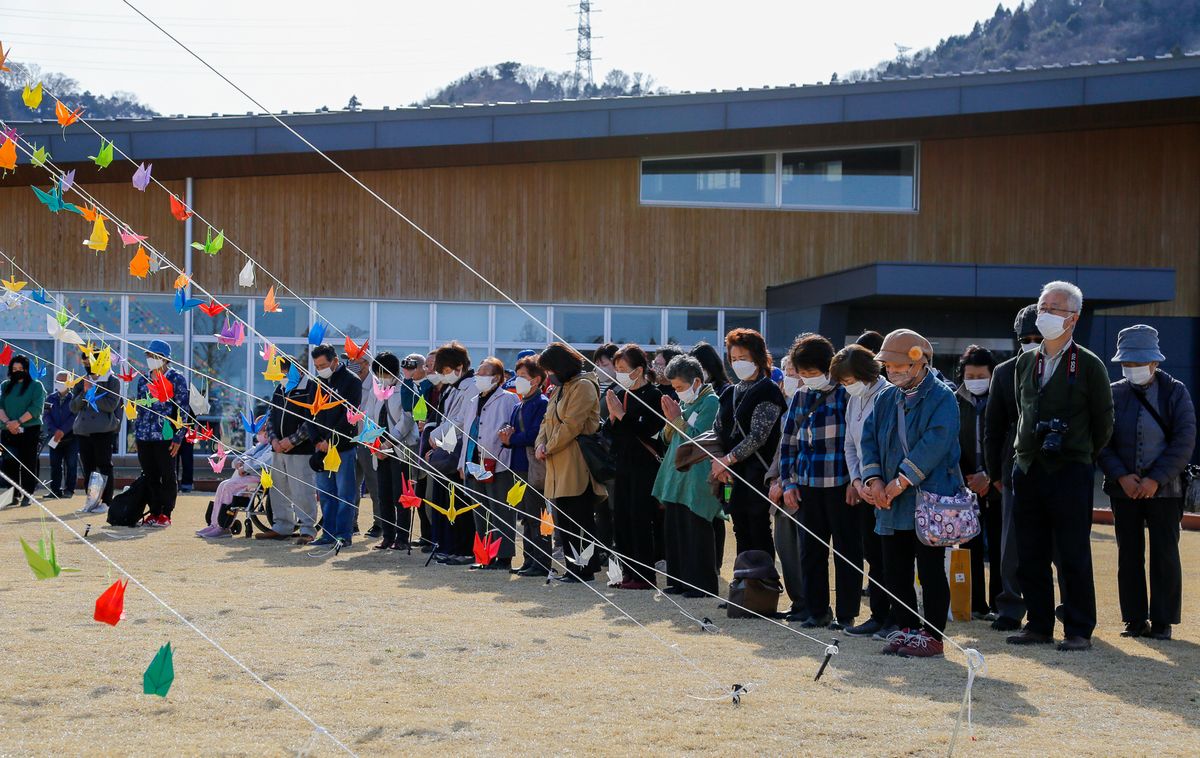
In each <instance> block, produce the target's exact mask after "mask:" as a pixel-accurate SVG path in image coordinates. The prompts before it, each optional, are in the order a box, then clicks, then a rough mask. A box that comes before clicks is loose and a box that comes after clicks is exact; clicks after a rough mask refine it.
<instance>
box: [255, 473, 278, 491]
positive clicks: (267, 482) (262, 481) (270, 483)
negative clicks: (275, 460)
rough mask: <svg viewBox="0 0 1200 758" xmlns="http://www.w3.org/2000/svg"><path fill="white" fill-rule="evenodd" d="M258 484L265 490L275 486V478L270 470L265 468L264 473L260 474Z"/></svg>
mask: <svg viewBox="0 0 1200 758" xmlns="http://www.w3.org/2000/svg"><path fill="white" fill-rule="evenodd" d="M258 484H259V486H261V487H262V488H263V489H264V490H269V489H271V488H272V487H274V486H275V479H274V478H273V477H272V476H271V472H270V471H268V470H267V469H263V470H262V473H261V474H259V475H258Z"/></svg>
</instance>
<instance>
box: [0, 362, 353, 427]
mask: <svg viewBox="0 0 1200 758" xmlns="http://www.w3.org/2000/svg"><path fill="white" fill-rule="evenodd" d="M3 363H4V361H3V360H0V364H3ZM364 416H365V414H363V412H362V411H358V410H355V409H353V408H346V423H348V424H357V423H358V422H359V421H362V420H363V418H364Z"/></svg>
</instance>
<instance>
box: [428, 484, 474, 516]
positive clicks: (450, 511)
mask: <svg viewBox="0 0 1200 758" xmlns="http://www.w3.org/2000/svg"><path fill="white" fill-rule="evenodd" d="M425 502H426V503H428V505H429V507H430V508H432V509H434V510H435V511H437V512H438V513H440V514H442V515H443V516H445V517H446V520H447V521H449V522H450V523H451V524H453V523H454V520H455V519H456V518H458V517H459V516H461V515H462V514H464V513H467V512H468V511H473V510H475V509H476V508H478V507H479V503H474V504H472V505H468V506H467V507H466V508H457V507H455V505H454V485H453V484H451V485H450V505H449V507H447V508H443V507H442V506H440V505H438V504H437V503H430V502H429V501H428V500H426V501H425Z"/></svg>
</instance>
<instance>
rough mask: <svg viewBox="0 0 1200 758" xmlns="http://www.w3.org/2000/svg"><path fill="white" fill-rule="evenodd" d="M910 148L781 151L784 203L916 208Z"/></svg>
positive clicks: (822, 205)
mask: <svg viewBox="0 0 1200 758" xmlns="http://www.w3.org/2000/svg"><path fill="white" fill-rule="evenodd" d="M915 166H916V148H915V147H914V146H913V145H899V146H895V147H864V148H848V149H847V148H842V149H838V150H820V151H805V152H797V153H784V154H783V161H782V169H781V170H782V175H781V180H780V181H781V188H782V195H783V196H782V198H781V203H782V205H784V206H786V207H810V208H862V209H878V210H898V211H908V210H912V209H913V208H915V207H916V195H915V192H914V188H915V186H916V172H915Z"/></svg>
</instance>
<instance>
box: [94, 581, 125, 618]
mask: <svg viewBox="0 0 1200 758" xmlns="http://www.w3.org/2000/svg"><path fill="white" fill-rule="evenodd" d="M128 584H129V580H125V581H120V580H118V581H115V582H113V583H112V586H111V587H109V588H108V589H106V590H105V591H104V593H103V594H101V595H100V597H98V598H96V612H95V614H93V616H92V618H94V619H96V620H97V621H100V622H102V623H105V624H109V625H110V626H116V625H117V622H118V621H120V620H121V619H123V618H125V587H126V586H127V585H128Z"/></svg>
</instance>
